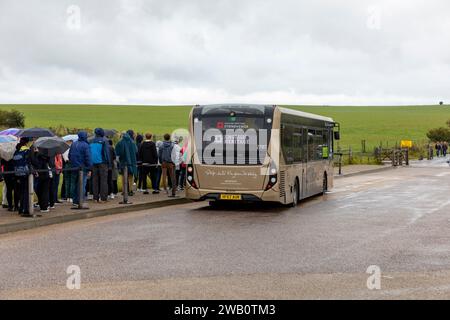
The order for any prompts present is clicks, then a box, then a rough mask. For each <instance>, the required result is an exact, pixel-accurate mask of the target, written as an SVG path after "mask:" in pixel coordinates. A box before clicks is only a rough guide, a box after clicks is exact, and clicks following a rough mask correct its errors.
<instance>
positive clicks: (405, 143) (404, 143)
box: [400, 140, 412, 148]
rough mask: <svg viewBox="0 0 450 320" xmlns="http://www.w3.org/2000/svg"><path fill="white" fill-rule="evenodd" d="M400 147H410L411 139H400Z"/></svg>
mask: <svg viewBox="0 0 450 320" xmlns="http://www.w3.org/2000/svg"><path fill="white" fill-rule="evenodd" d="M400 147H401V148H412V141H411V140H402V141H400Z"/></svg>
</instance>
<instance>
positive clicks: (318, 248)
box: [0, 159, 450, 299]
mask: <svg viewBox="0 0 450 320" xmlns="http://www.w3.org/2000/svg"><path fill="white" fill-rule="evenodd" d="M423 163H424V162H422V163H413V167H412V168H398V169H393V170H387V171H383V172H379V173H373V174H367V175H360V176H354V177H348V178H342V179H337V180H336V181H335V188H334V189H333V190H332V191H331V192H330V193H328V194H327V195H325V196H324V197H315V198H312V199H308V200H306V201H303V202H302V203H301V204H300V205H299V206H298V207H297V208H285V207H280V206H275V205H267V204H264V205H257V206H255V205H254V206H239V207H229V208H221V209H214V210H212V209H210V208H209V207H208V206H207V204H206V203H192V204H188V205H180V206H175V207H170V208H160V209H154V210H149V211H147V212H137V213H133V214H124V215H118V216H110V217H105V218H97V219H92V220H86V221H79V222H74V223H68V224H65V225H56V226H51V227H45V228H41V229H35V230H30V231H24V232H19V233H15V234H8V235H2V236H0V298H22V297H24V298H119V299H121V298H144V299H145V298H404V297H412V298H415V297H420V298H434V297H439V298H442V297H450V168H449V166H448V164H446V163H445V161H444V160H442V159H437V160H434V161H433V162H432V164H433V165H430V163H427V165H426V166H425V165H424V164H423ZM69 265H78V266H80V268H81V272H82V289H81V290H78V291H70V290H68V289H66V288H65V284H66V279H67V277H68V275H67V274H66V269H67V267H68V266H69ZM370 265H377V266H379V267H380V269H381V271H382V275H383V278H382V279H383V280H382V290H375V291H371V290H368V289H367V287H366V280H367V277H368V276H369V275H368V274H366V269H367V268H368V267H369V266H370Z"/></svg>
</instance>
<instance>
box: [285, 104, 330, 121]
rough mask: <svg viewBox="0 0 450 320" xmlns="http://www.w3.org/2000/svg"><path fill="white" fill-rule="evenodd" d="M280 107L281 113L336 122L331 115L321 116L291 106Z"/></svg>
mask: <svg viewBox="0 0 450 320" xmlns="http://www.w3.org/2000/svg"><path fill="white" fill-rule="evenodd" d="M278 108H279V109H280V111H281V113H286V114H290V115H293V116H299V117H303V118H309V119H315V120H321V121H325V122H332V123H334V120H333V119H332V118H330V117H324V116H320V115H318V114H314V113H309V112H304V111H299V110H294V109H289V108H283V107H278Z"/></svg>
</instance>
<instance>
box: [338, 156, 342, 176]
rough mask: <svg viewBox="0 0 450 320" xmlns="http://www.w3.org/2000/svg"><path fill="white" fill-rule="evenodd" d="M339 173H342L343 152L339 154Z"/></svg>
mask: <svg viewBox="0 0 450 320" xmlns="http://www.w3.org/2000/svg"><path fill="white" fill-rule="evenodd" d="M339 175H342V153H340V154H339Z"/></svg>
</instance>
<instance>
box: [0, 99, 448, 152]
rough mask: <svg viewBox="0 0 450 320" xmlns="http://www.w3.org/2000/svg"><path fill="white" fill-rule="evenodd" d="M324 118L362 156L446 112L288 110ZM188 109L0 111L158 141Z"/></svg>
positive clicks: (411, 135)
mask: <svg viewBox="0 0 450 320" xmlns="http://www.w3.org/2000/svg"><path fill="white" fill-rule="evenodd" d="M289 107H290V108H294V109H298V110H302V111H306V112H311V113H316V114H320V115H325V116H329V117H332V118H334V119H335V121H337V122H339V123H340V124H341V133H342V140H341V142H340V144H341V147H342V148H347V146H349V145H351V146H352V147H353V148H354V150H360V148H361V140H366V144H367V148H368V150H371V148H373V147H374V146H376V145H379V144H380V142H383V144H384V145H386V143H388V144H389V146H393V145H394V144H395V143H396V142H397V141H399V140H401V139H411V140H414V141H416V142H425V141H426V140H427V138H426V135H425V133H426V132H427V130H428V129H430V128H433V127H438V126H445V122H446V121H447V120H448V119H450V106H392V107H353V106H352V107H346V106H344V107H341V106H339V107H337V106H289ZM190 108H191V107H186V106H103V105H0V109H6V110H9V109H16V110H19V111H21V112H23V113H24V114H25V116H26V126H27V127H33V126H38V127H57V126H59V125H63V126H66V127H70V128H92V129H93V128H96V127H104V128H114V129H117V130H126V129H134V130H135V131H137V132H141V133H144V132H149V131H150V132H153V133H155V134H157V135H162V134H164V133H166V132H172V131H173V130H174V129H177V128H186V127H187V120H188V115H189V111H190Z"/></svg>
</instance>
